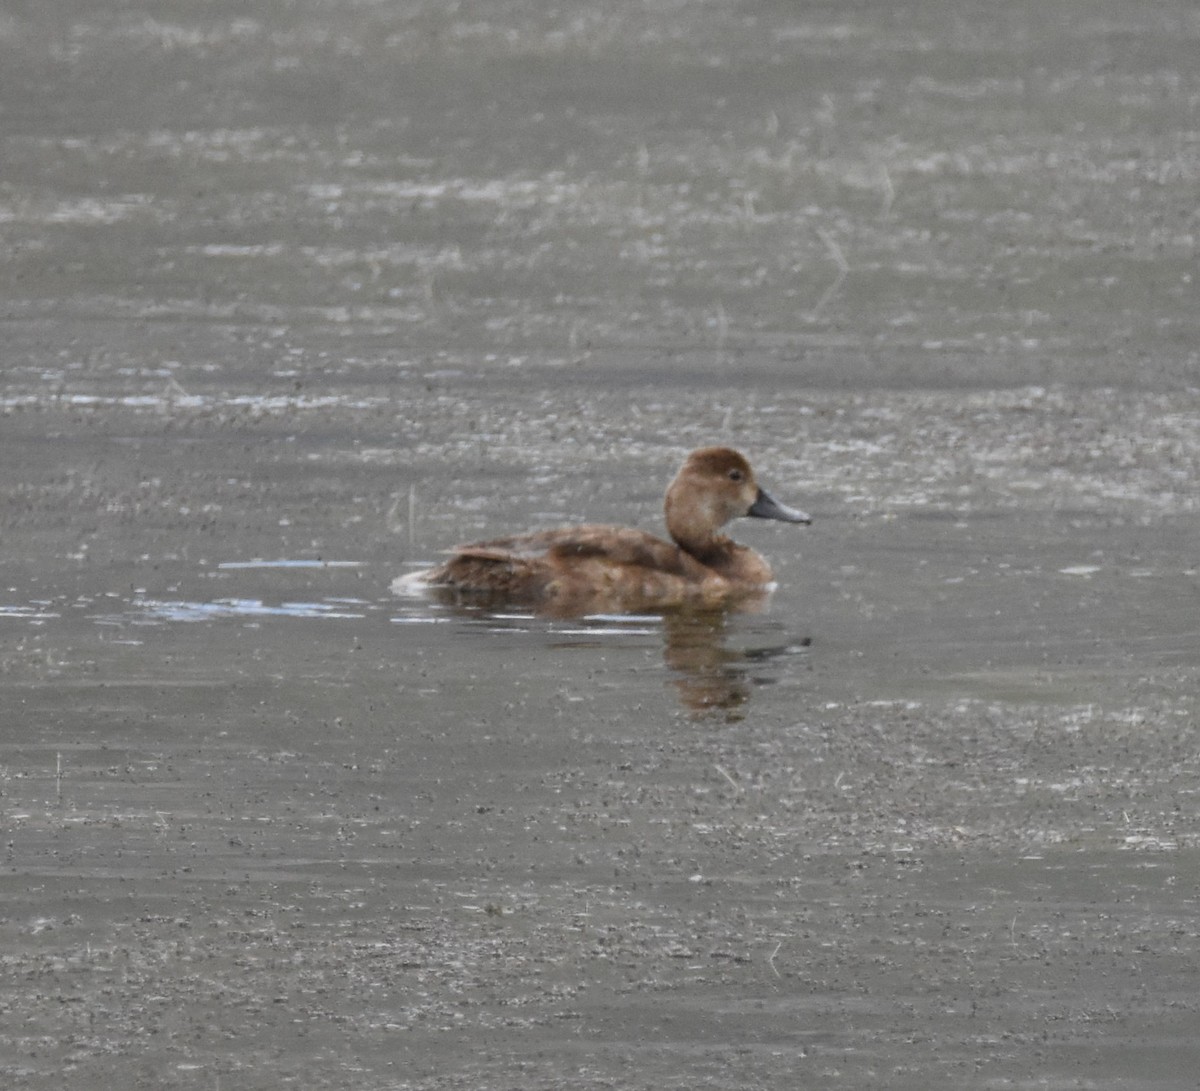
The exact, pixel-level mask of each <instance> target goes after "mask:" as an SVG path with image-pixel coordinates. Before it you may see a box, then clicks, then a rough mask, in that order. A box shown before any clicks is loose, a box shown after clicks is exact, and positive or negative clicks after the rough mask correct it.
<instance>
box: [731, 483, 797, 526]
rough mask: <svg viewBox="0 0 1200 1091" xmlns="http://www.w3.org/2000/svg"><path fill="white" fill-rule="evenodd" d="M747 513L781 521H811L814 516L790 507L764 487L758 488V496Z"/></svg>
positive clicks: (756, 516) (760, 517) (758, 517)
mask: <svg viewBox="0 0 1200 1091" xmlns="http://www.w3.org/2000/svg"><path fill="white" fill-rule="evenodd" d="M746 514H747V515H749V516H751V517H753V518H755V519H778V520H779V522H781V523H811V522H812V516H811V515H808V514H807V513H805V512H802V511H798V510H797V509H796V508H789V507H788V506H787V505H786V504H781V503H780V502H779V501H778V500H776V499H774V497H772V496H771V494H770V493H768V492H765V491H764V490H763V489H759V490H758V497H757V498H756V499H755V501H754V503H753V504H751V505H750V510H749V511H748V512H746Z"/></svg>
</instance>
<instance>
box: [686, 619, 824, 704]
mask: <svg viewBox="0 0 1200 1091" xmlns="http://www.w3.org/2000/svg"><path fill="white" fill-rule="evenodd" d="M730 616H731V615H730V613H729V612H728V611H726V610H714V611H705V612H699V611H688V612H686V613H684V612H674V613H670V614H666V615H664V617H663V635H664V638H665V645H664V648H663V661H664V662H665V663H666V665H667V668H668V670H669V671H670V680H671V684H672V685H673V686H674V687H675V689H676V690H677V691H678V692H679V699H680V701H681V702H682V704H683V706H684V707H685V708H687V709H689V710H690V711H691V712H694V713H696V714H698V715H703V714H716V713H722V714H724V716H725V718H726V720H729V721H734V720H740V719H741V718H742V717H743V716H744V715H745V705H746V704H747V702H748V701H749V700H750V697H751V695H752V693H753V692H754V687H755V686H761V685H769V684H770V683H771V682H773V681H775V679H774V678H773V677H771V676H770V675H767V674H764V673H763V672H761V670H757V669H756V668H759V667H760V666H761V664H763V663H766V662H768V661H770V660H771V659H774V658H777V657H780V656H784V655H791V654H794V653H795V652H797V651H798V650H799V649H800V648H803V647H807V646H808V645H809V644H810V643H811V641H810V640H809V638H807V637H805V638H803V639H802V640H799V641H794V642H788V643H781V644H775V645H769V646H763V647H756V648H736V647H732V646H731V645H730V639H729V638H730V635H731V634H730Z"/></svg>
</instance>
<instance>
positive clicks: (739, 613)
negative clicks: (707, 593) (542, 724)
mask: <svg viewBox="0 0 1200 1091" xmlns="http://www.w3.org/2000/svg"><path fill="white" fill-rule="evenodd" d="M431 597H432V598H434V599H435V600H436V601H438V602H439V603H441V605H442V606H443V607H444V608H448V609H450V610H451V611H452V612H453V613H455V614H457V615H459V616H461V617H464V618H469V619H471V620H473V621H480V622H487V623H489V624H494V623H496V622H504V623H506V624H512V623H517V624H520V623H521V621H522V619H524V620H526V621H533V620H534V619H535V618H540V619H542V620H543V621H547V622H558V623H577V624H578V625H581V626H584V627H586V631H588V632H594V633H595V635H596V637H597V638H602V637H605V636H611V635H612V634H613V633H614V632H615V631H628V626H629V625H630V623H631V622H632V623H634V624H639V623H640V624H642V625H644V624H645V623H647V622H649V623H651V624H652V625H655V626H660V627H661V631H662V634H663V662H664V664H665V665H666V667H667V677H668V681H669V684H670V685H671V686H672V687H673V688H674V689H675V690H676V691H677V693H678V695H679V700H680V703H681V704H682V705H683V707H684V708H685V709H687V710H688V711H689V712H692V713H694V714H696V715H698V716H703V715H723V716H724V717H725V719H726V720H728V721H730V722H732V721H736V720H740V719H742V718H743V716H744V715H745V710H746V705H747V703H748V702H749V700H750V698H751V696H752V694H753V692H754V689H755V687H756V686H764V685H770V684H771V683H773V682H774V681H776V678H775V677H774V676H773V674H772V673H770V672H769V671H767V670H765V669H764V666H765V665H766V664H769V663H770V662H771V661H772V660H775V659H778V658H782V657H785V656H793V655H795V654H797V653H798V652H800V651H802V650H803V649H805V648H807V647H808V646H809V644H810V643H811V640H810V638H808V637H803V638H800V639H795V638H792V639H786V638H785V639H782V640H777V641H774V642H771V643H767V644H760V645H757V646H755V647H744V646H735V644H734V640H737V641H738V643H739V644H740V643H742V639H743V638H744V637H746V636H748V635H758V636H761V635H763V632H764V630H768V629H769V626H764V625H756V624H751V625H745V624H743V625H738V624H737V622H736V620H735V619H737V618H739V617H741V618H744V617H746V615H750V614H759V613H761V612H762V609H763V607H764V605H765V599H763V600H761V601H758V600H755V601H746V600H743V601H742V602H740V603H739V604H738V606H737V607H736V608H725V609H715V608H714V609H706V610H699V609H682V608H680V609H674V610H665V611H662V612H659V613H654V614H652V615H622V614H600V615H598V614H583V615H580V614H577V613H573V612H572V613H564V612H563V611H562V610H561V609H555V610H553V611H551V610H545V609H542V610H531V611H530V612H529V613H524V614H520V613H519V614H516V615H514V614H513V613H512V605H511V603H508V602H507V600H505V599H503V598H493V597H491V596H481V595H477V594H474V595H469V596H465V595H463V594H461V593H456V592H454V591H451V590H449V589H441V588H434V589H432V594H431ZM639 631H640V632H642V633H647V632H651V631H652V629H651V630H647V629H644V628H643V629H640V630H639ZM770 631H772V635H773V636H776V635H777V636H779V637H785V634H784V632H783V631H782V629H780V628H774V629H773V630H770ZM580 635H581V634H580V632H579V630H576V629H571V630H570V640H571V643H573V644H574V643H577V642H578V640H579V637H580Z"/></svg>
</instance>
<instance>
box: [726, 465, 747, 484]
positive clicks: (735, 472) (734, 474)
mask: <svg viewBox="0 0 1200 1091" xmlns="http://www.w3.org/2000/svg"><path fill="white" fill-rule="evenodd" d="M745 476H746V475H745V474H744V473H742V471H741V470H739V469H737V468H736V467H735V468H734V469H732V470H730V471H729V480H730V481H741V480H743V479H744V478H745Z"/></svg>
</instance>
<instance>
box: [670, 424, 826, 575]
mask: <svg viewBox="0 0 1200 1091" xmlns="http://www.w3.org/2000/svg"><path fill="white" fill-rule="evenodd" d="M747 515H748V516H751V517H752V518H755V519H777V520H779V521H780V522H783V523H811V522H812V518H811V517H810V516H808V515H806V514H805V513H804V512H802V511H797V510H796V509H795V508H789V507H787V506H786V505H785V504H781V503H779V501H777V500H775V499H774V498H773V497H772V496H771V495H770V494H769V493H767V492H766V491H765V490H763V489H762V488H761V487H760V486H759V484H758V482H757V481H756V480H755V478H754V470H753V469H751V467H750V463H749V462H747V461H746V458H745V456H744V455H742V454H740V453H739V452H737V451H735V450H733V449H732V448H730V447H701V448H700V449H699V450H698V451H693V452H692V453H691V454H690V455H688V457H687V461H685V462H684V464H683V466H682V467H681V468H680V470H679V473H677V474H676V475H675V479H674V480H673V481H672V482H671V484H670V486H669V487H668V488H667V500H666V517H667V529H668V530H669V531H670V532H671V537H673V538H674V539H675V541H676V542H678V543H679V544H680V545H681V546H683V547H684V548H685V549H688V550H689V552H696V549H695V548H693V546H700V547H703V546H704V545H705V544H706V543H711V542H712V541H713V540H714V539H715V537H716V534H717V531H718V530H719V529H720V528H721V527H723V526H724V525H725V524H726V523H728V522H729V521H730V520H731V519H739V518H741V517H742V516H747Z"/></svg>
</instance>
